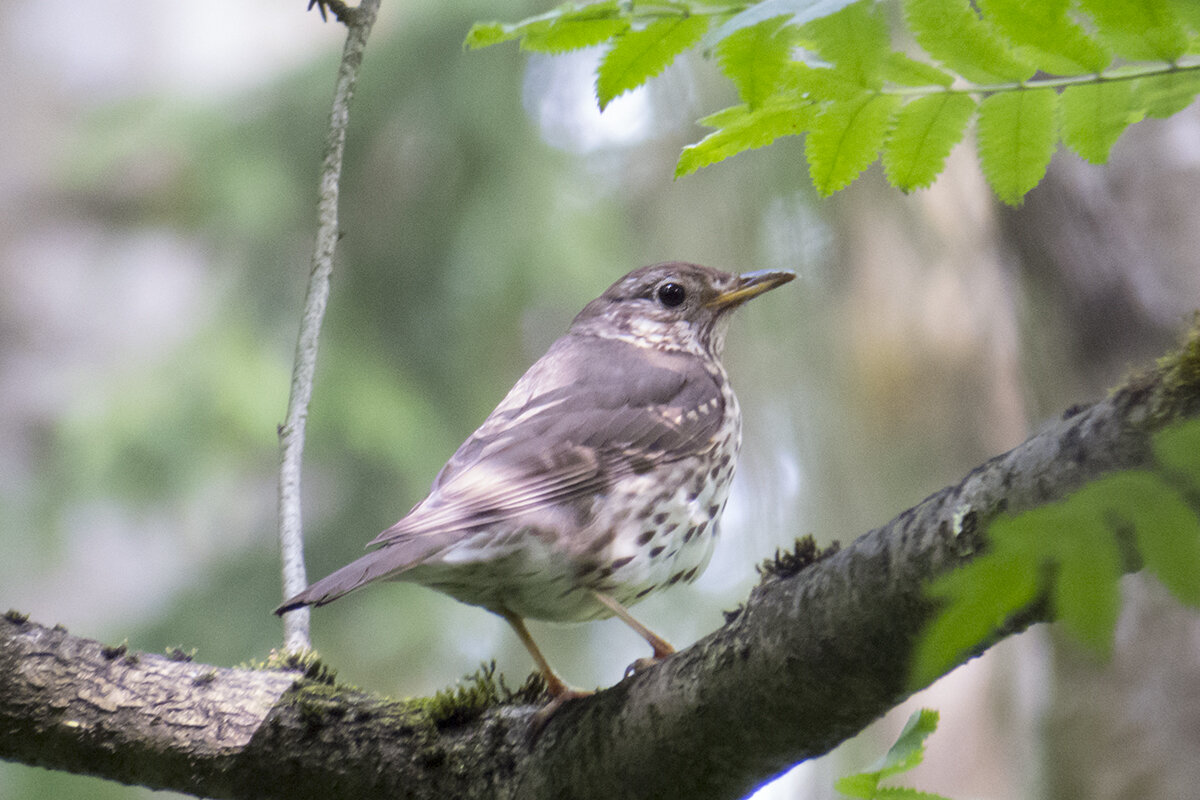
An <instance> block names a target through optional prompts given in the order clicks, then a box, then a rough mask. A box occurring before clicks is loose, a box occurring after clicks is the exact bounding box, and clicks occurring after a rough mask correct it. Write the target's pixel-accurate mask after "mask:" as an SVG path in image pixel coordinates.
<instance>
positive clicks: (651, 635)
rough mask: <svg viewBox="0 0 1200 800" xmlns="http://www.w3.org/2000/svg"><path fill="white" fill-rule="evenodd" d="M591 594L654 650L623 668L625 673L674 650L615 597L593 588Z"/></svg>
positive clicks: (638, 668) (648, 664) (652, 662)
mask: <svg viewBox="0 0 1200 800" xmlns="http://www.w3.org/2000/svg"><path fill="white" fill-rule="evenodd" d="M592 596H594V597H595V598H596V599H597V600H599V601H600V602H601V603H603V604H604V605H605V606H606V607H607V608H608V610H609V611H611V612H613V614H614V615H616V616H617V617H618V618H619V619H620V620H621V621H622V622H624V623H625V624H626V625H628V626H629V627H631V628H633V629H634V630H635V631H637V632H638V634H639V635H640V636H641V637H642V638H643V639H645V640H646V643H647V644H649V645H650V647H651V648H653V650H654V655H652V656H650V657H649V658H639V659H638V660H637V661H635V662H633V663H632V664H630V665H629V667H628V668H627V669H626V670H625V674H626V675H629V674H630V673H632V672H639V671H641V670H643V669H646V668H647V667H652V666H654V665H655V664H657V663H658V662H659V661H662V660H663V659H664V658H666V657H667V656H669V655H671V654H672V653H674V652H675V648H674V647H672V646H671V643H670V642H668V641H667V640H666V639H664V638H662V637H661V636H659V635H658V634H657V633H655V632H654V631H652V630H650V629H649V628H647V627H646V626H645V625H643V624H642V623H640V622H638V621H637V620H636V619H634V618H633V615H632V614H630V613H629V610H628V609H627V608H625V606H623V605H621V604H620V603H618V602H617V601H616V599H615V598H613V597H611V596H610V595H607V594H604V593H603V592H598V591H596V590H595V589H593V590H592Z"/></svg>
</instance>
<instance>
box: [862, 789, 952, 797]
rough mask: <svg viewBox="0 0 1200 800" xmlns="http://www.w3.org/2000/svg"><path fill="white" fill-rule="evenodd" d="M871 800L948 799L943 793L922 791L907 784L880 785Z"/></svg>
mask: <svg viewBox="0 0 1200 800" xmlns="http://www.w3.org/2000/svg"><path fill="white" fill-rule="evenodd" d="M872 800H949V798H947V797H945V796H944V795H940V794H934V793H933V792H922V791H921V790H920V789H912V788H909V787H908V786H881V787H880V788H879V790H878V791H877V792H876V793H875V797H874V798H872Z"/></svg>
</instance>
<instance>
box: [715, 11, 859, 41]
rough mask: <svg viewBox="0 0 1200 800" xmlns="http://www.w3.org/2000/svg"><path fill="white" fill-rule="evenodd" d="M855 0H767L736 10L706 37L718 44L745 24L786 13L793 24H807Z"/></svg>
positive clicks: (756, 22) (746, 26)
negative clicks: (740, 10) (743, 9)
mask: <svg viewBox="0 0 1200 800" xmlns="http://www.w3.org/2000/svg"><path fill="white" fill-rule="evenodd" d="M853 2H855V0H763V2H761V3H754V4H753V5H751V6H750V7H749V8H747V9H746V10H745V11H742V12H741V13H739V14H735V15H734V16H733V17H731V18H730V19H729V20H728V21H726V22H725V23H724V24H723V25H721V27H719V28H717V29H716V30H715V31H713V32H712V33H711V34H709V35H708V36H707V37H705V39H704V47H705V49H709V48H712V47H714V46H715V45H716V44H717V43H718V42H720V41H722V40H724V39H725V38H726V37H729V36H732V35H733V34H735V33H737V32H738V31H740V30H742V29H743V28H750V27H753V26H755V25H759V24H761V23H763V22H766V21H767V20H771V19H774V18H775V17H778V16H782V15H786V16H787V17H788V19H789V23H788V24H790V25H803V24H804V23H806V22H810V21H812V20H814V19H818V18H820V17H825V16H828V15H830V14H834V13H836V12H838V11H841V10H842V9H843V8H845V7H846V6H848V5H850V4H851V3H853Z"/></svg>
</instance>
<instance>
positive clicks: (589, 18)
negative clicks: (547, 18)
mask: <svg viewBox="0 0 1200 800" xmlns="http://www.w3.org/2000/svg"><path fill="white" fill-rule="evenodd" d="M627 30H629V19H628V18H627V17H625V16H623V15H622V14H621V11H620V8H619V6H618V4H617V2H616V0H609V1H608V2H602V3H592V4H590V5H586V6H583V7H581V8H579V9H576V10H573V11H570V12H567V13H564V14H562V15H561V16H559V17H557V18H556V19H554V20H553V21H552V22H551V23H550V24H549V26H540V27H538V28H537V29H536V30H534V31H530V32H529V33H527V34H526V35H525V36H524V38H522V39H521V49H522V50H528V51H531V52H536V53H566V52H569V51H571V50H580V49H582V48H584V47H593V46H595V45H598V44H602V43H604V42H607V41H608V40H609V39H611V38H613V37H614V36H618V35H620V34H622V33H624V32H625V31H627Z"/></svg>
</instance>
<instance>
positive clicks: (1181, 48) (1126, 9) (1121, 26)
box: [1079, 0, 1188, 61]
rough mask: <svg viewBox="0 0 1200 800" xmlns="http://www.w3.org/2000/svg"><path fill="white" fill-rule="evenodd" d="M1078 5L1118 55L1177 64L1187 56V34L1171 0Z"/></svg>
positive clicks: (1089, 0) (1094, 0)
mask: <svg viewBox="0 0 1200 800" xmlns="http://www.w3.org/2000/svg"><path fill="white" fill-rule="evenodd" d="M1079 4H1080V6H1081V7H1082V8H1083V10H1084V11H1086V12H1087V13H1088V14H1090V15H1091V17H1092V19H1093V20H1094V21H1095V23H1096V29H1097V33H1098V34H1099V35H1100V36H1101V37H1102V38H1103V39H1104V40H1106V41H1107V42H1108V43H1109V45H1110V46H1111V47H1112V48H1113V49H1114V50H1115V51H1116V52H1117V54H1118V55H1121V56H1123V57H1125V58H1128V59H1134V60H1152V61H1174V60H1175V59H1177V58H1179V57H1180V56H1181V55H1183V54H1184V53H1185V52H1187V46H1188V36H1187V30H1186V29H1185V28H1184V26H1183V23H1182V22H1181V21H1180V19H1179V17H1178V16H1176V14H1175V11H1174V9H1173V8H1172V6H1171V4H1170V3H1169V2H1168V0H1136V2H1131V1H1130V0H1079Z"/></svg>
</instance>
